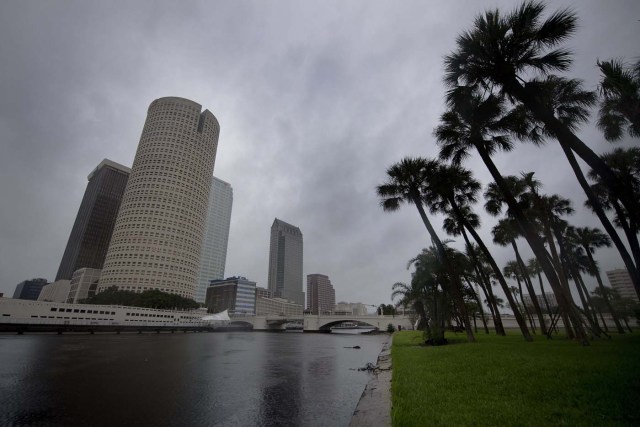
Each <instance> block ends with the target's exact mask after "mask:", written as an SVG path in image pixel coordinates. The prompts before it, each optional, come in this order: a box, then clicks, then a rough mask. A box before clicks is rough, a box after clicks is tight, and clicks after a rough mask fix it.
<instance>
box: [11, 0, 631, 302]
mask: <svg viewBox="0 0 640 427" xmlns="http://www.w3.org/2000/svg"><path fill="white" fill-rule="evenodd" d="M514 5H516V3H515V2H504V1H502V2H497V1H492V2H485V1H482V2H481V1H467V2H461V1H459V2H451V1H442V2H435V1H429V2H427V1H402V2H397V1H396V2H390V1H384V2H378V1H369V0H368V1H361V2H356V1H347V2H345V1H322V2H320V1H317V2H314V1H304V2H300V1H272V2H266V1H226V2H222V1H218V2H214V1H206V2H205V1H203V2H197V1H181V2H175V1H171V2H162V1H153V2H150V1H136V2H129V1H109V2H104V1H103V2H98V1H84V0H82V1H17V0H16V1H10V0H9V1H3V2H1V3H0V58H2V60H1V61H0V94H1V95H0V147H1V149H2V151H1V154H0V292H4V293H5V296H12V295H13V291H14V288H15V286H16V284H17V283H19V282H20V281H22V280H25V279H29V278H33V277H44V278H47V279H49V280H53V278H54V277H55V274H56V272H57V269H58V266H59V263H60V259H61V258H62V254H63V252H64V248H65V245H66V243H67V239H68V238H69V233H70V231H71V227H72V225H73V221H74V219H75V216H76V214H77V211H78V208H79V205H80V201H81V199H82V196H83V193H84V190H85V187H86V184H87V175H88V174H89V172H91V170H92V169H93V168H94V167H95V166H96V165H97V164H98V163H99V162H100V161H101V160H102V159H103V158H109V159H111V160H114V161H116V162H119V163H122V164H124V165H127V166H130V165H131V164H132V162H133V158H134V155H135V151H136V147H137V145H138V141H139V138H140V133H141V131H142V126H143V124H144V120H145V116H146V111H147V108H148V106H149V103H151V101H153V100H154V99H156V98H160V97H164V96H180V97H184V98H188V99H192V100H194V101H196V102H198V103H200V104H202V105H203V106H204V107H205V108H207V109H209V110H210V111H211V112H213V114H214V115H215V116H216V117H217V118H218V120H219V122H220V127H221V131H220V139H219V147H218V153H217V160H216V164H215V169H214V174H215V175H216V176H217V177H219V178H221V179H223V180H225V181H227V182H229V183H230V184H231V185H232V187H233V191H234V204H233V214H232V220H231V232H230V238H229V248H228V256H227V268H226V275H227V276H231V275H242V276H246V277H247V278H249V279H251V280H254V281H256V282H257V283H258V285H259V286H265V287H266V285H267V270H268V253H269V231H270V227H271V224H272V222H273V219H274V218H275V217H277V218H280V219H282V220H284V221H287V222H289V223H291V224H294V225H297V226H299V227H300V229H301V230H302V233H303V234H304V274H305V277H306V274H310V273H322V274H326V275H328V276H329V277H330V279H331V281H332V283H333V284H334V286H335V288H336V298H337V299H338V300H345V301H352V302H356V301H359V302H363V303H366V304H376V305H377V304H380V303H389V302H390V293H391V285H392V284H393V283H394V282H396V281H405V282H407V281H409V280H410V272H409V271H407V270H406V264H407V261H408V260H409V259H410V258H412V257H414V256H415V255H416V254H417V253H419V251H420V250H421V249H422V248H424V247H426V246H427V245H428V244H429V240H428V236H427V232H426V230H425V228H424V226H423V224H422V223H421V221H420V218H419V216H418V214H417V211H416V210H415V208H414V207H412V206H406V207H404V208H403V209H402V210H401V211H399V212H396V213H385V212H383V211H382V209H381V208H380V207H379V204H378V203H379V202H378V199H377V198H376V194H375V187H376V185H378V184H380V183H382V182H383V181H384V179H385V169H386V168H387V167H388V166H390V165H391V164H393V163H394V162H397V161H399V160H400V159H401V158H403V157H405V156H409V155H411V156H418V155H420V156H431V157H433V156H436V154H437V148H436V146H435V144H434V140H433V137H432V131H433V128H434V126H436V124H437V122H438V117H439V115H440V114H441V113H442V112H443V102H442V99H443V93H444V88H443V85H442V74H443V65H442V59H443V56H444V55H446V54H447V53H448V52H450V51H451V50H453V49H454V48H455V37H456V35H457V34H459V33H460V32H461V31H463V30H465V29H467V28H469V27H470V25H471V23H472V20H473V17H474V16H475V15H476V14H478V13H479V12H481V11H482V10H484V9H486V8H491V7H496V6H498V7H500V8H503V9H507V10H510V9H511V8H512V7H514ZM567 6H569V7H571V8H573V9H574V10H575V11H576V13H577V14H578V16H579V19H580V21H579V22H580V28H579V30H578V33H577V34H576V36H575V37H573V39H572V40H571V41H570V42H569V43H568V44H567V45H568V46H569V47H570V48H571V49H573V50H574V51H575V63H574V65H573V68H572V73H571V75H572V76H573V77H578V78H581V79H583V80H584V81H585V85H586V87H587V88H590V89H595V87H596V84H597V80H598V70H597V69H596V65H595V62H596V59H597V58H600V59H607V58H611V57H626V58H627V59H628V60H632V59H635V58H637V57H638V55H639V54H640V52H639V51H638V41H639V40H640V22H639V21H638V20H639V19H640V2H638V1H637V0H629V1H615V2H611V1H607V2H602V1H574V2H567V1H562V2H549V6H548V9H549V10H555V9H557V8H561V7H567ZM581 136H582V137H583V139H584V140H585V141H586V142H587V143H589V144H590V146H591V147H592V148H593V149H594V150H596V151H597V152H604V151H607V150H611V149H612V148H613V147H612V146H611V144H609V143H607V142H604V141H603V139H602V137H601V134H600V133H599V132H598V131H597V130H596V129H595V128H594V127H593V126H584V127H583V129H582V131H581ZM631 144H637V141H626V143H624V142H623V143H619V144H617V145H618V146H625V145H627V146H628V145H631ZM496 161H497V164H498V166H499V168H500V169H501V171H502V172H503V173H504V174H518V173H520V172H521V171H535V172H536V175H537V176H538V177H539V179H541V180H542V181H543V183H544V190H545V191H546V192H549V193H551V192H553V193H558V194H561V195H563V196H565V197H570V198H572V199H573V200H574V202H575V204H574V207H575V208H576V214H575V215H574V216H573V217H571V218H570V221H571V222H572V224H574V225H577V226H584V225H591V226H595V225H597V219H595V217H594V216H592V214H591V213H590V212H586V211H585V210H584V208H583V207H582V203H583V201H584V199H585V196H584V195H583V193H582V191H581V190H580V188H579V186H578V184H577V183H576V181H575V178H573V175H572V172H571V171H570V170H569V167H568V164H567V161H566V160H565V158H564V157H563V155H562V153H561V151H560V149H559V148H558V147H557V143H555V142H554V141H550V142H549V143H548V145H547V146H546V147H544V148H533V147H529V146H523V145H521V146H519V147H518V149H517V150H516V151H514V152H513V153H510V154H508V155H502V156H499V157H498V158H497V159H496ZM466 166H467V167H468V168H470V169H472V170H473V171H474V172H475V174H476V177H477V178H478V179H479V180H480V181H481V182H483V184H486V183H488V182H489V181H490V177H489V174H488V172H486V169H485V167H484V165H483V164H482V162H481V161H480V160H479V159H478V158H477V156H474V157H472V158H471V159H469V161H468V162H467V163H466ZM478 208H479V209H480V208H481V207H480V206H479V207H478ZM482 219H483V228H482V230H481V235H482V236H483V237H485V238H486V239H487V240H489V241H490V229H491V227H492V226H493V225H494V224H495V222H496V220H495V219H494V218H491V217H488V216H487V215H486V214H484V215H483V216H482ZM440 220H441V219H440V218H437V217H436V218H435V219H434V222H436V223H437V224H440ZM442 236H444V233H442ZM455 245H458V246H459V247H462V246H461V245H460V242H456V243H455ZM522 246H524V242H523V243H522ZM492 247H494V246H492ZM493 250H494V252H495V254H496V256H497V258H498V260H499V264H501V265H503V264H504V263H505V262H506V261H507V260H509V259H511V258H513V255H512V254H511V252H510V251H509V250H507V249H503V248H498V247H494V249H493ZM529 254H530V252H529V253H528V254H527V255H529ZM597 258H598V259H599V260H600V263H601V266H602V267H603V269H605V270H606V269H611V268H616V267H622V262H621V261H620V259H619V256H618V255H617V254H616V252H615V251H614V250H609V251H606V252H605V251H601V252H599V253H597ZM589 282H592V281H591V280H590V281H589ZM305 283H306V278H305ZM305 287H306V285H305Z"/></svg>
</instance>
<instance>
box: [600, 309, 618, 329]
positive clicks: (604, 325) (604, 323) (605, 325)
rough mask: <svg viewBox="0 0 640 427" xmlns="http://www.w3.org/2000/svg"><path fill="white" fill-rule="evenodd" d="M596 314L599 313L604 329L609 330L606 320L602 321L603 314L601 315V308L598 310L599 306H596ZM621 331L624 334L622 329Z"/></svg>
mask: <svg viewBox="0 0 640 427" xmlns="http://www.w3.org/2000/svg"><path fill="white" fill-rule="evenodd" d="M598 314H599V315H600V320H601V321H602V326H603V327H604V331H605V332H609V327H608V326H607V322H605V321H604V316H603V315H602V310H600V307H598ZM622 333H623V334H624V329H623V330H622Z"/></svg>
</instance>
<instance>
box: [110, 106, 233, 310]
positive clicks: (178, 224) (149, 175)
mask: <svg viewBox="0 0 640 427" xmlns="http://www.w3.org/2000/svg"><path fill="white" fill-rule="evenodd" d="M219 132H220V126H219V124H218V120H217V119H216V118H215V116H214V115H213V114H212V113H211V112H210V111H209V110H204V111H202V106H201V105H200V104H197V103H195V102H193V101H190V100H188V99H184V98H175V97H167V98H160V99H156V100H155V101H153V102H152V103H151V105H150V106H149V110H148V112H147V119H146V121H145V124H144V128H143V129H142V135H141V136H140V143H139V144H138V150H137V152H136V157H135V160H134V161H133V166H132V168H131V175H130V176H129V182H127V187H126V189H125V191H124V196H123V197H122V204H121V205H120V211H119V212H118V217H117V220H116V225H115V228H114V230H113V236H112V237H111V243H110V244H109V250H108V251H107V257H106V259H105V263H104V267H103V269H102V275H101V276H100V282H99V284H98V291H100V290H102V289H105V288H108V287H111V286H116V287H117V288H118V289H122V290H130V291H134V292H142V291H145V290H147V289H158V290H161V291H164V292H170V293H174V294H178V295H181V296H184V297H187V298H192V297H193V294H194V292H195V289H196V281H197V278H198V269H199V264H200V253H201V249H202V239H203V235H204V226H205V221H206V218H207V206H208V204H209V191H210V189H211V177H212V175H213V166H214V163H215V158H216V149H217V146H218V134H219Z"/></svg>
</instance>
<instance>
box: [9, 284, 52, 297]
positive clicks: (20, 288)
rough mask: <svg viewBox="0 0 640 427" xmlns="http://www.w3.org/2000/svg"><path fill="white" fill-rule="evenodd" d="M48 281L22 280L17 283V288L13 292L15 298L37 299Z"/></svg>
mask: <svg viewBox="0 0 640 427" xmlns="http://www.w3.org/2000/svg"><path fill="white" fill-rule="evenodd" d="M48 283H49V282H48V281H47V279H31V280H25V281H24V282H20V283H18V284H17V285H16V290H15V291H14V292H13V299H28V300H33V301H37V300H38V297H39V296H40V292H41V291H42V288H43V287H45V286H46V285H47V284H48Z"/></svg>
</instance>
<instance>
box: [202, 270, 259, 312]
mask: <svg viewBox="0 0 640 427" xmlns="http://www.w3.org/2000/svg"><path fill="white" fill-rule="evenodd" d="M205 305H206V306H207V310H208V311H209V313H219V312H221V311H224V310H229V312H230V313H233V314H256V282H252V281H250V280H247V278H246V277H229V278H227V279H224V280H212V281H211V285H210V286H209V287H208V288H207V293H206V303H205Z"/></svg>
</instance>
